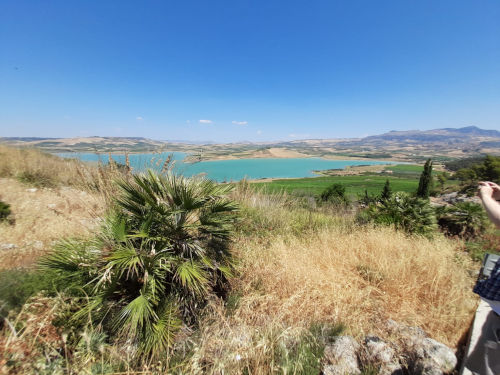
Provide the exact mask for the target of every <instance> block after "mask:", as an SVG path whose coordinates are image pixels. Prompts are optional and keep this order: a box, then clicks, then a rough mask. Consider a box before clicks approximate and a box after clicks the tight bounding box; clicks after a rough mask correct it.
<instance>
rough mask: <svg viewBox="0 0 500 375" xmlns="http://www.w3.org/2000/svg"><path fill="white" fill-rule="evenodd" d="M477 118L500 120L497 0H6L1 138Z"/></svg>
mask: <svg viewBox="0 0 500 375" xmlns="http://www.w3.org/2000/svg"><path fill="white" fill-rule="evenodd" d="M200 121H201V122H200ZM469 125H476V126H479V127H482V128H486V129H499V130H500V1H499V0H418V1H416V0H393V1H384V0H377V1H374V0H364V1H362V0H342V1H334V0H325V1H310V0H309V1H301V2H298V1H290V0H286V1H285V0H283V1H273V0H263V1H260V0H252V1H250V0H249V1H239V0H227V1H214V0H211V1H175V2H174V1H123V0H120V1H103V0H99V1H90V0H85V1H68V0H62V1H51V0H47V1H36V0H33V1H24V0H12V1H6V0H3V1H0V136H49V137H72V136H89V135H102V136H144V137H150V138H155V139H187V140H214V141H240V140H251V141H259V140H262V141H265V140H278V139H281V140H287V139H294V138H333V137H357V136H364V135H369V134H378V133H381V132H385V131H388V130H405V129H422V130H423V129H432V128H439V127H462V126H469Z"/></svg>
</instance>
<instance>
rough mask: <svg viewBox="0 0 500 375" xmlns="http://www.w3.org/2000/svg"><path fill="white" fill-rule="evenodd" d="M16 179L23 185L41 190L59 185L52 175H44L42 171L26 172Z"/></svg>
mask: <svg viewBox="0 0 500 375" xmlns="http://www.w3.org/2000/svg"><path fill="white" fill-rule="evenodd" d="M16 177H17V180H18V181H20V182H22V183H25V184H28V185H32V186H35V187H39V188H42V187H54V186H56V185H57V183H56V181H55V180H54V178H53V177H52V176H51V175H49V174H47V173H44V172H42V171H29V170H25V171H22V172H21V173H19V174H18V175H17V176H16Z"/></svg>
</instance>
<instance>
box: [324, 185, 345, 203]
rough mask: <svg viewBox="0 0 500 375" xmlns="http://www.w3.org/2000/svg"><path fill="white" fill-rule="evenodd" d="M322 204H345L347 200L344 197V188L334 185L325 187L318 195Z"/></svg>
mask: <svg viewBox="0 0 500 375" xmlns="http://www.w3.org/2000/svg"><path fill="white" fill-rule="evenodd" d="M320 200H321V201H322V202H331V203H337V204H347V203H349V200H348V199H347V197H346V195H345V186H344V185H342V184H339V183H335V184H332V185H330V186H329V187H327V188H326V189H325V190H324V191H323V192H322V193H321V195H320Z"/></svg>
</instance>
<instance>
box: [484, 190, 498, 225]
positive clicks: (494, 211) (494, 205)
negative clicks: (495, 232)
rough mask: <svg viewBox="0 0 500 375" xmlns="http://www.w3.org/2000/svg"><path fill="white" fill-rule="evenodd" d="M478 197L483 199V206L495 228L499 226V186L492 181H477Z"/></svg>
mask: <svg viewBox="0 0 500 375" xmlns="http://www.w3.org/2000/svg"><path fill="white" fill-rule="evenodd" d="M479 198H481V200H482V201H483V205H484V208H485V210H486V213H487V214H488V216H489V218H490V220H491V221H492V222H493V224H495V225H496V227H497V228H500V203H498V202H497V201H496V199H499V198H500V186H498V185H497V184H495V183H493V182H480V183H479Z"/></svg>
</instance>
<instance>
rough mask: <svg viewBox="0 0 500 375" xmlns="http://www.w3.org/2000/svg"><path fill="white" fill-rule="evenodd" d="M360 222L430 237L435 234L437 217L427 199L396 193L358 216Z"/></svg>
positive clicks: (372, 205)
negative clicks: (391, 227) (387, 226)
mask: <svg viewBox="0 0 500 375" xmlns="http://www.w3.org/2000/svg"><path fill="white" fill-rule="evenodd" d="M358 222H359V223H361V224H363V223H368V222H374V223H375V224H382V225H389V226H394V228H396V229H398V230H403V231H405V232H407V233H409V234H420V235H423V236H426V237H430V236H432V235H433V233H434V232H435V230H436V228H437V226H436V217H435V214H434V210H433V208H432V207H431V205H430V204H429V201H428V200H427V199H421V198H417V197H411V196H410V195H408V194H406V193H402V192H399V193H395V194H393V195H392V196H391V197H390V199H388V200H386V201H384V202H382V203H379V204H371V205H370V206H369V207H368V208H367V209H366V210H363V211H361V212H360V213H359V214H358Z"/></svg>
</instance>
